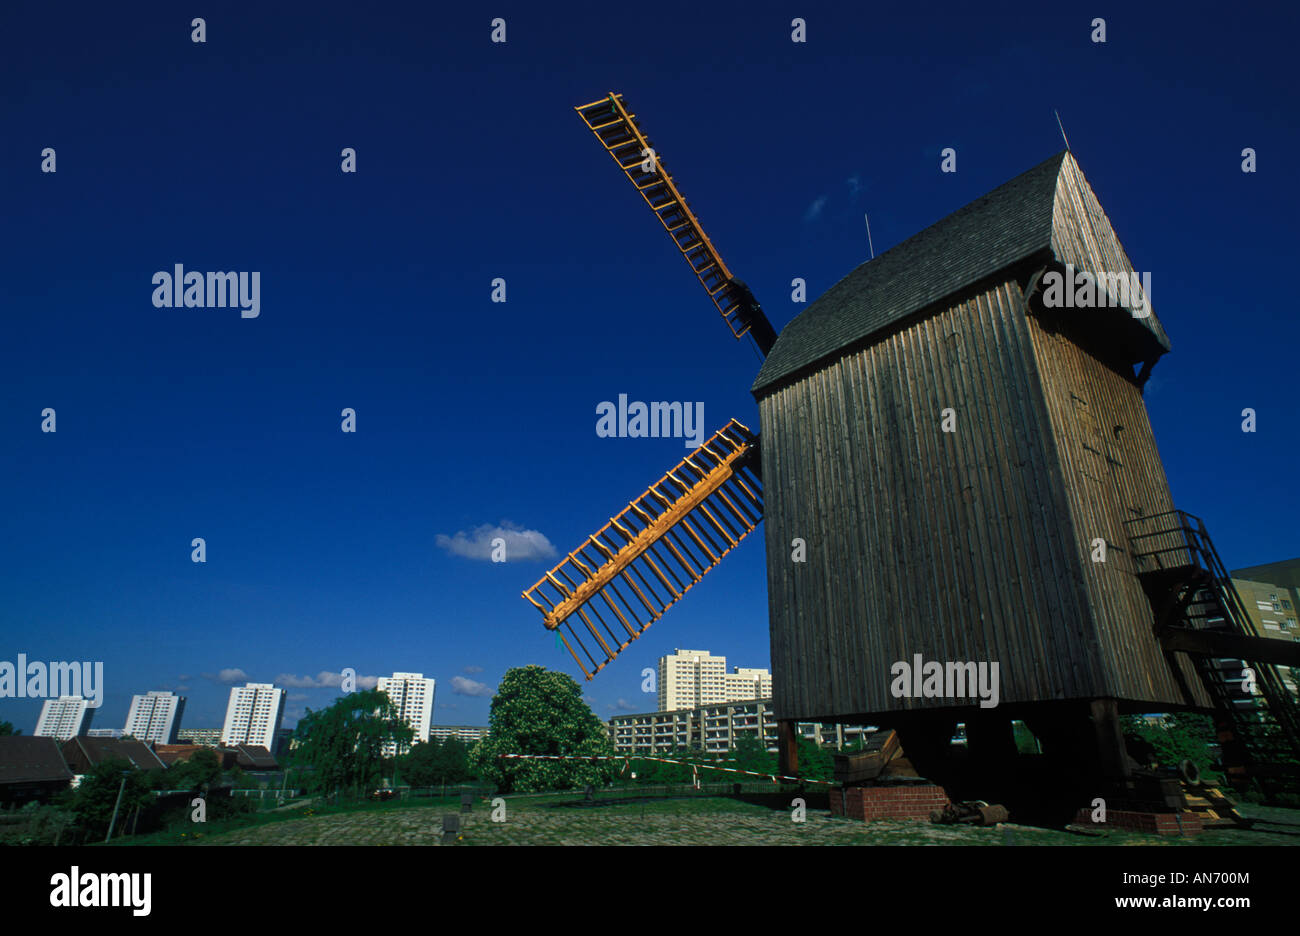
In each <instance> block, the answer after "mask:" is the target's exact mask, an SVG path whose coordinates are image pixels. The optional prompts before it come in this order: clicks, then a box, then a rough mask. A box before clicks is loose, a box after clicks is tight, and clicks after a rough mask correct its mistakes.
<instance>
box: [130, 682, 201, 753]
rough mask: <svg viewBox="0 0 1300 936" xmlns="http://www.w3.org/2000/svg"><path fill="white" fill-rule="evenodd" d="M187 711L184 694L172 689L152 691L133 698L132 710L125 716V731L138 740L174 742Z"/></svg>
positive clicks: (162, 742)
mask: <svg viewBox="0 0 1300 936" xmlns="http://www.w3.org/2000/svg"><path fill="white" fill-rule="evenodd" d="M184 712H185V697H184V696H178V695H176V694H175V693H172V692H149V693H146V694H145V695H136V696H132V697H131V711H129V712H128V713H127V715H126V727H125V728H123V729H122V733H123V734H129V735H131V737H133V738H135V739H136V740H137V741H156V742H157V743H159V744H175V743H176V732H177V731H179V730H180V727H181V715H182V714H184Z"/></svg>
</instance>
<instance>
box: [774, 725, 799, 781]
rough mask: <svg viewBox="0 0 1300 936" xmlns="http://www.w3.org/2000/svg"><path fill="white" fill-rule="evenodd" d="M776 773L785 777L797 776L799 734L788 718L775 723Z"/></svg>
mask: <svg viewBox="0 0 1300 936" xmlns="http://www.w3.org/2000/svg"><path fill="white" fill-rule="evenodd" d="M776 772H777V773H779V774H783V775H785V776H787V777H797V776H799V733H798V732H797V731H796V730H795V723H794V722H793V721H791V720H790V719H788V718H783V719H781V720H780V721H778V722H777V723H776Z"/></svg>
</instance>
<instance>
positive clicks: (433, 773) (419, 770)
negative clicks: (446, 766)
mask: <svg viewBox="0 0 1300 936" xmlns="http://www.w3.org/2000/svg"><path fill="white" fill-rule="evenodd" d="M441 747H442V745H441V744H439V743H438V742H437V741H426V742H425V743H423V744H416V745H413V746H412V747H411V750H410V752H409V753H407V754H404V755H402V756H401V757H399V758H398V759H397V769H398V771H399V773H400V774H401V778H402V782H403V783H408V784H410V785H411V786H416V787H422V786H433V785H434V784H435V783H440V782H441V781H440V780H437V779H436V777H437V776H438V762H439V761H440V760H441V759H442V752H441V750H440V749H441Z"/></svg>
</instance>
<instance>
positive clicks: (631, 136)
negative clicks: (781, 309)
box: [574, 93, 776, 355]
mask: <svg viewBox="0 0 1300 936" xmlns="http://www.w3.org/2000/svg"><path fill="white" fill-rule="evenodd" d="M574 110H576V111H577V112H578V115H579V116H580V117H581V118H582V119H583V122H584V123H586V125H587V129H589V130H590V131H591V132H592V133H594V134H595V135H596V139H598V140H600V143H601V145H602V146H603V147H605V151H606V152H608V153H609V155H610V156H612V157H613V158H614V162H616V163H618V167H619V168H620V169H622V170H623V173H624V174H625V175H626V176H627V177H628V179H629V180H630V181H631V183H632V185H633V186H634V187H635V188H636V190H637V191H638V192H640V193H641V197H642V198H644V199H645V203H646V204H647V205H649V206H650V209H651V210H652V211H653V212H654V213H655V217H656V218H658V219H659V221H660V223H661V224H663V226H664V229H665V230H666V231H667V232H668V233H669V234H670V235H671V236H672V239H673V242H674V243H676V244H677V249H678V250H680V251H681V253H682V256H683V257H685V258H686V262H687V263H689V264H690V265H691V270H692V272H694V273H695V275H696V277H697V278H698V279H699V281H700V285H702V286H703V287H704V291H705V292H707V293H708V294H709V298H710V299H712V300H713V304H714V305H715V306H716V307H717V309H718V312H719V313H720V314H721V315H722V318H723V319H724V320H725V321H726V323H727V326H728V327H729V328H730V329H731V332H732V334H734V335H735V336H736V337H737V338H742V337H744V336H745V335H746V334H752V335H753V338H754V341H755V342H756V343H757V344H758V348H759V350H760V351H761V352H762V353H763V354H764V355H766V354H767V353H768V352H769V351H771V350H772V345H774V344H776V331H775V330H774V329H773V328H772V323H771V322H770V321H768V318H767V316H766V315H765V314H764V313H763V310H762V308H761V307H760V306H759V304H758V302H757V301H755V299H754V294H753V293H752V292H750V290H749V287H748V286H746V285H745V284H744V283H743V282H741V281H740V280H738V279H736V278H735V277H734V276H733V275H732V273H731V271H730V270H729V269H727V265H726V264H725V263H724V262H723V260H722V257H721V256H720V255H719V254H718V251H717V249H716V248H715V247H714V246H713V243H712V242H711V241H710V240H709V236H708V235H707V234H705V233H704V229H703V228H702V227H700V222H699V219H697V218H696V217H695V215H694V213H692V211H691V209H690V207H689V206H688V205H687V204H686V199H685V198H683V197H682V195H681V192H679V191H678V190H677V184H676V183H675V182H674V181H673V177H672V176H671V175H670V174H669V173H668V170H667V169H666V168H664V164H663V160H662V159H661V158H660V157H659V154H658V153H656V152H654V149H653V147H652V146H651V145H650V141H649V140H648V139H647V138H646V136H645V134H644V133H643V132H642V131H641V127H640V126H639V125H638V124H637V122H636V115H635V114H633V113H630V112H629V111H628V110H627V108H626V106H625V105H624V103H623V95H621V94H613V93H611V94H610V95H609V97H605V98H601V99H600V100H599V101H592V102H591V103H590V104H582V105H580V106H578V107H575V108H574Z"/></svg>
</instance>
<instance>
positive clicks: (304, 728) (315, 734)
mask: <svg viewBox="0 0 1300 936" xmlns="http://www.w3.org/2000/svg"><path fill="white" fill-rule="evenodd" d="M413 735H414V732H413V731H412V730H411V727H410V725H407V724H406V723H405V722H404V721H402V720H401V718H399V717H398V711H397V707H396V706H395V705H394V704H393V703H392V701H391V700H390V699H389V698H388V696H387V694H385V693H383V692H380V691H379V690H378V689H370V690H367V691H364V692H353V693H349V694H348V695H345V696H342V697H341V698H339V699H338V700H337V701H336V702H335V703H334V704H333V705H331V706H330V707H329V708H326V709H322V710H320V711H317V712H313V711H312V710H311V709H308V710H307V714H306V716H305V717H304V718H302V719H301V720H300V721H299V722H298V727H297V729H295V731H294V737H295V739H296V740H297V741H298V748H297V750H296V752H295V753H296V755H297V757H296V760H295V763H297V764H298V765H301V766H304V767H310V768H312V772H311V774H310V778H311V779H310V781H309V786H310V787H311V789H312V790H313V791H315V792H318V793H321V794H324V795H326V796H335V795H338V794H340V793H343V792H347V793H350V794H351V795H352V796H354V797H360V796H362V795H364V794H365V793H366V792H367V791H368V790H371V789H373V788H375V787H377V786H378V785H379V781H380V779H381V778H382V777H383V775H384V772H385V761H384V758H383V748H384V746H385V745H386V744H390V743H395V744H396V745H397V747H398V750H401V749H402V748H403V747H405V746H407V745H409V744H410V743H411V739H412V737H413Z"/></svg>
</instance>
